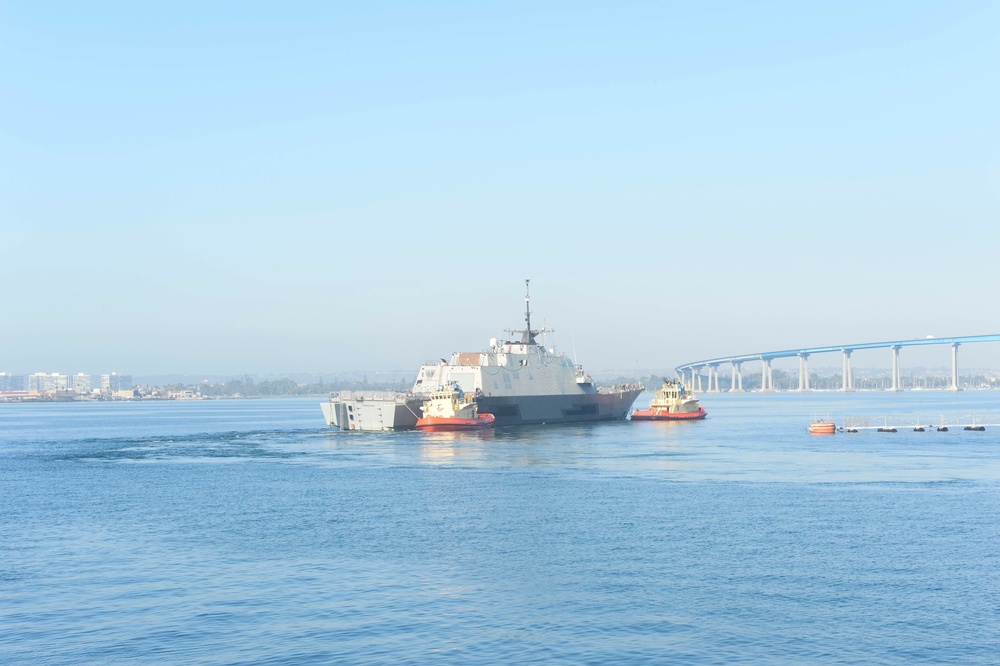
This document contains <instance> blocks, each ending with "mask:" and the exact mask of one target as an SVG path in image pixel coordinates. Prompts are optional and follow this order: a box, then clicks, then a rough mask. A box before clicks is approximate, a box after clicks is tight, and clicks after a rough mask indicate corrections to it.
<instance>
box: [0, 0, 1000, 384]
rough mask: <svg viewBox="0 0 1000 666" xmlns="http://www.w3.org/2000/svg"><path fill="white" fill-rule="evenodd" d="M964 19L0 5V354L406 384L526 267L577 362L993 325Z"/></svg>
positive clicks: (997, 219) (661, 6)
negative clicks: (362, 375) (394, 376)
mask: <svg viewBox="0 0 1000 666" xmlns="http://www.w3.org/2000/svg"><path fill="white" fill-rule="evenodd" d="M998 35H1000V3H996V2H955V3H941V2H932V3H931V2H913V1H906V2H877V3H873V2H859V3H846V2H840V3H823V4H820V3H803V2H789V3H766V4H761V5H752V4H749V3H742V2H740V3H690V2H686V3H674V4H669V3H664V2H649V3H635V2H631V3H627V2H616V3H595V4H591V3H586V2H578V1H575V2H565V3H538V2H530V3H514V2H502V3H496V4H492V5H490V4H483V3H447V2H441V3H398V4H382V3H371V2H365V3H355V4H353V5H351V4H348V3H326V2H316V3H306V2H302V3H253V2H239V3H230V4H224V3H205V2H196V3H184V2H169V3H157V4H155V5H154V4H153V3H134V2H130V3H127V2H122V3H105V2H87V3H59V2H48V3H42V2H2V3H0V58H2V61H3V62H4V63H5V64H4V66H3V67H0V98H2V100H3V103H2V104H0V279H2V285H3V286H2V294H3V296H2V299H0V321H2V325H0V370H7V371H14V372H35V371H46V372H51V371H55V370H59V371H68V372H78V371H84V372H101V371H107V370H109V369H117V370H119V371H121V372H131V373H133V374H144V373H155V372H195V373H197V372H203V373H227V372H233V373H236V372H284V371H288V372H291V371H313V372H335V371H340V370H353V369H397V368H415V367H416V366H417V365H418V364H419V363H420V362H421V361H423V360H426V359H430V358H437V357H440V356H444V355H446V354H449V353H450V352H452V351H455V350H459V349H463V350H477V349H481V348H483V347H484V346H485V345H486V344H487V341H488V339H489V338H490V337H492V336H496V335H498V333H499V332H500V330H501V329H504V328H516V327H518V326H519V325H520V324H521V317H522V309H523V301H522V296H523V279H524V278H526V277H530V278H532V286H533V294H534V299H533V302H534V305H535V310H536V315H537V321H538V323H542V322H543V321H544V322H546V323H548V325H549V326H550V327H553V328H555V329H556V333H555V337H554V341H555V342H556V344H557V345H558V346H559V347H560V348H562V349H564V350H566V351H572V348H573V346H574V343H575V347H576V350H577V353H578V356H579V360H580V361H581V362H582V363H584V364H586V365H587V367H588V368H591V369H595V370H596V369H601V368H612V367H634V366H636V365H637V364H638V365H640V366H642V367H669V366H673V365H675V364H678V363H682V362H686V361H691V360H695V359H699V358H705V357H711V356H719V355H725V354H735V353H747V352H753V351H760V350H766V349H782V348H788V347H798V346H805V345H819V344H836V343H846V342H861V341H869V340H881V339H895V338H909V337H923V336H925V335H929V334H933V335H938V336H943V335H968V334H979V333H995V332H1000V313H998V310H997V289H998V287H1000V279H998V278H1000V244H998V240H1000V224H998V223H1000V81H998V77H1000V75H998V72H1000V39H998ZM935 354H936V355H939V356H940V364H941V365H946V364H947V363H948V362H949V356H948V351H947V350H946V348H940V349H938V350H937V351H935V352H933V353H931V356H935ZM884 355H885V363H886V364H888V352H886V353H885V354H884ZM963 355H964V356H963V359H967V361H965V362H966V363H974V362H975V363H978V362H984V363H994V364H1000V348H997V346H995V345H986V346H981V347H980V348H974V347H969V348H968V349H963ZM856 362H857V360H856ZM905 362H906V359H905V358H904V364H905ZM824 363H825V361H822V360H820V359H818V358H817V359H814V360H813V364H814V365H823V364H824ZM836 363H839V359H834V358H831V359H829V364H831V365H833V364H836Z"/></svg>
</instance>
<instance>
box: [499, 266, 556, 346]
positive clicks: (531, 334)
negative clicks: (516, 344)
mask: <svg viewBox="0 0 1000 666" xmlns="http://www.w3.org/2000/svg"><path fill="white" fill-rule="evenodd" d="M524 323H525V324H526V325H527V328H525V329H524V330H521V331H517V330H511V329H506V332H507V333H520V334H521V342H520V344H522V345H537V344H538V342H537V341H536V340H535V336H537V335H538V334H539V333H551V331H549V330H548V329H546V328H544V327H543V328H542V329H541V330H540V331H535V330H532V329H531V280H525V281H524Z"/></svg>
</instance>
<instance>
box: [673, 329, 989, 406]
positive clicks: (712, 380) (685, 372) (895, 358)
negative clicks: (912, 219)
mask: <svg viewBox="0 0 1000 666" xmlns="http://www.w3.org/2000/svg"><path fill="white" fill-rule="evenodd" d="M973 342H1000V334H998V333H991V334H988V335H964V336H958V337H948V338H935V337H933V336H928V337H926V338H917V339H915V340H896V341H886V342H865V343H860V344H850V345H833V346H826V347H807V348H803V349H785V350H782V351H772V352H760V353H755V354H744V355H741V356H724V357H719V358H712V359H707V360H704V361H695V362H694V363H685V364H684V365H679V366H677V367H676V368H675V369H674V370H675V372H676V373H677V376H678V377H680V378H681V381H684V382H685V383H687V384H688V386H690V387H692V388H693V389H694V390H696V391H701V390H702V383H701V378H702V372H701V371H702V370H707V371H708V393H719V392H720V390H721V389H720V388H719V366H720V365H723V366H725V365H729V366H731V367H732V372H733V379H732V382H731V383H730V388H729V390H730V391H736V392H742V391H743V364H744V363H747V362H752V361H759V362H760V363H761V374H760V378H761V379H760V389H759V390H760V391H765V392H766V391H773V390H775V383H774V371H773V369H772V367H771V361H773V360H775V359H779V358H795V357H798V361H799V382H798V390H799V391H809V390H811V389H810V386H809V379H810V374H809V357H810V356H811V355H813V354H824V353H837V352H839V353H841V354H843V361H844V363H843V365H844V370H843V374H842V375H841V388H840V390H841V391H854V390H855V386H854V373H853V370H852V368H851V354H852V353H853V352H855V351H859V350H862V349H891V350H892V386H891V388H888V389H887V390H889V391H902V390H903V375H902V373H901V371H900V365H899V350H900V349H902V348H904V347H914V346H924V345H950V346H951V384H950V385H949V387H948V389H949V390H951V391H961V390H962V388H961V385H960V378H959V372H958V348H959V346H961V345H965V344H970V343H973Z"/></svg>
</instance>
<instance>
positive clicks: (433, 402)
mask: <svg viewBox="0 0 1000 666" xmlns="http://www.w3.org/2000/svg"><path fill="white" fill-rule="evenodd" d="M422 411H423V413H424V415H423V417H421V418H419V419H417V426H416V427H417V428H418V429H419V430H430V431H439V430H472V429H476V428H492V427H493V422H494V421H495V420H496V419H495V418H494V416H493V415H492V414H486V413H483V414H480V413H479V408H478V406H477V405H476V401H475V399H470V398H469V397H468V395H467V394H466V393H465V392H463V391H462V389H460V388H458V387H457V386H454V385H452V386H448V387H447V388H443V387H439V388H438V390H436V391H432V392H431V394H430V395H429V396H428V397H427V399H426V400H424V405H423V407H422Z"/></svg>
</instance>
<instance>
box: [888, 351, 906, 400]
mask: <svg viewBox="0 0 1000 666" xmlns="http://www.w3.org/2000/svg"><path fill="white" fill-rule="evenodd" d="M890 390H891V391H902V390H903V383H902V381H901V380H900V377H899V345H893V346H892V388H891V389H890Z"/></svg>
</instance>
